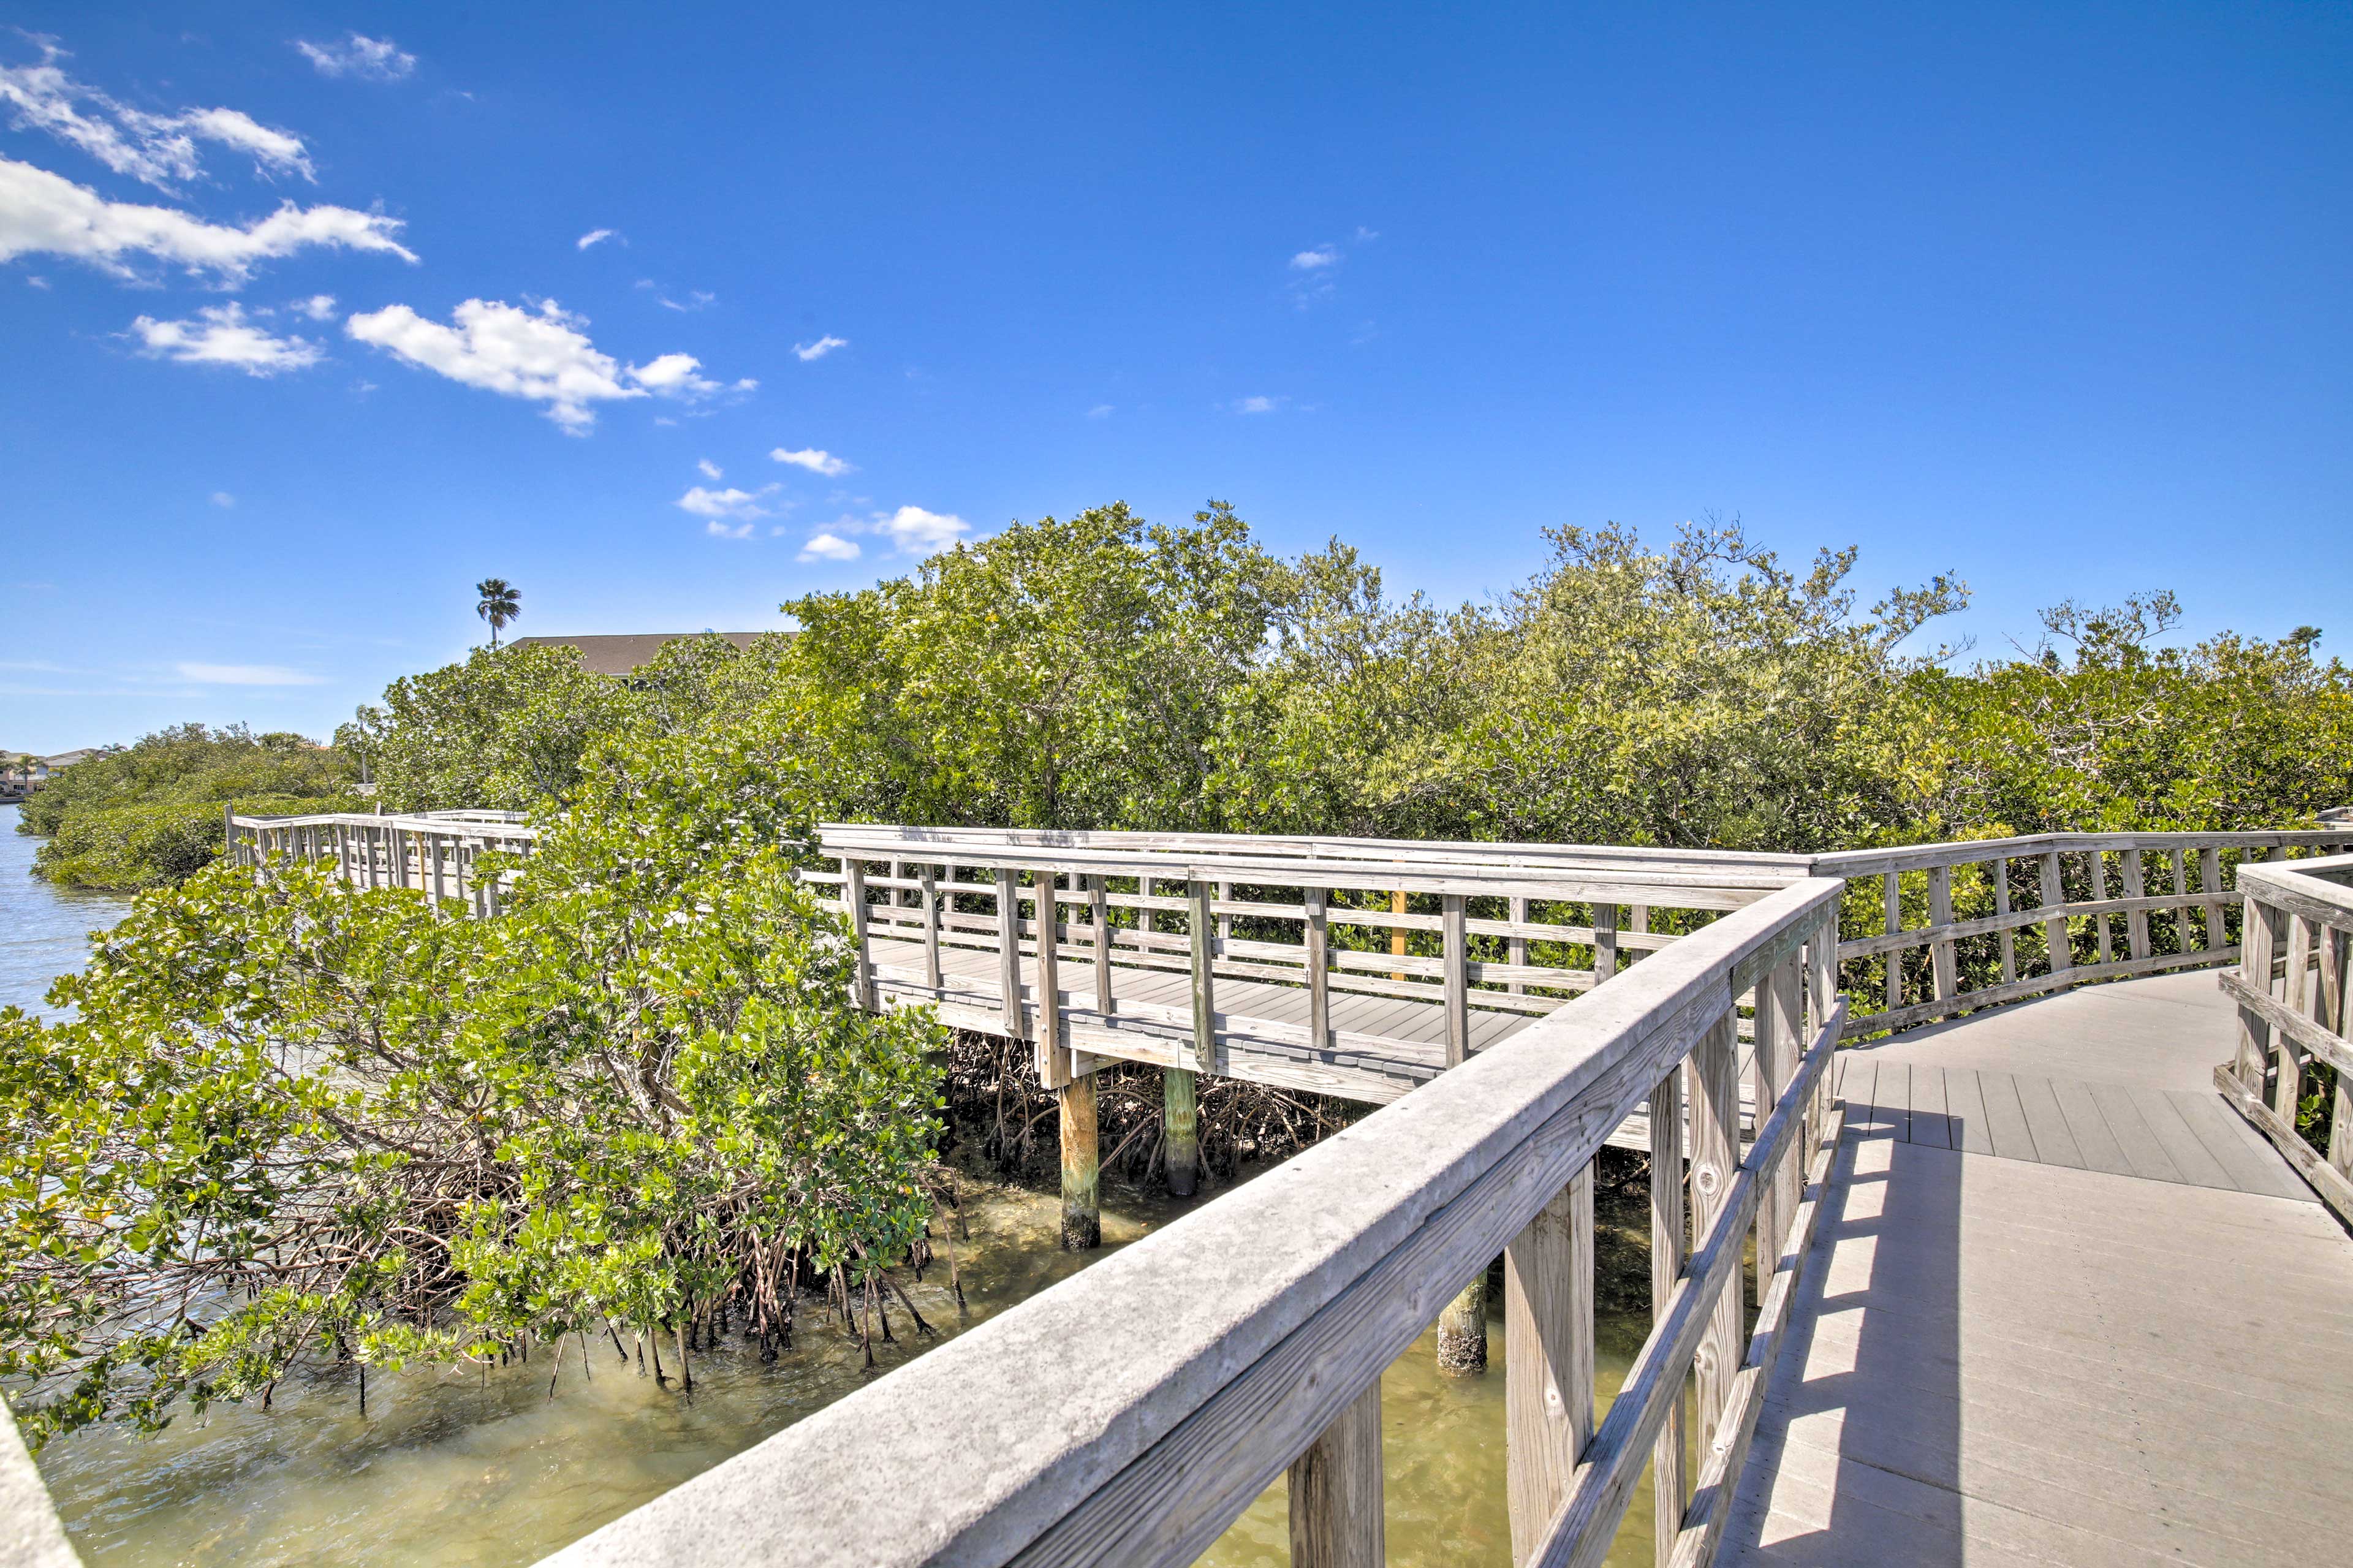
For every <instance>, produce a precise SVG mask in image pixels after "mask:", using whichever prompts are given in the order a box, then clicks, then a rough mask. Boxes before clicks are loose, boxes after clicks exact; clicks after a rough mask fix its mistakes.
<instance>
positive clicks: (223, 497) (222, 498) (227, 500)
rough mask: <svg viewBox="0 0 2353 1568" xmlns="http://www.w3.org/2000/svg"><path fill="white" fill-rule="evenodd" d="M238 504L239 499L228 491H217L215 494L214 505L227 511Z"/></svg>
mask: <svg viewBox="0 0 2353 1568" xmlns="http://www.w3.org/2000/svg"><path fill="white" fill-rule="evenodd" d="M236 504H237V498H236V497H235V496H233V495H231V494H229V493H228V492H227V490H215V491H214V492H213V505H215V506H216V507H219V508H221V509H223V510H227V509H228V508H230V507H233V506H235V505H236Z"/></svg>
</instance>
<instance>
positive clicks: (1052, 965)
mask: <svg viewBox="0 0 2353 1568" xmlns="http://www.w3.org/2000/svg"><path fill="white" fill-rule="evenodd" d="M1054 881H1055V878H1054V873H1053V872H1051V871H1050V870H1044V869H1039V870H1036V871H1032V872H1030V873H1029V884H1030V890H1031V891H1032V892H1033V893H1034V894H1035V895H1036V905H1035V907H1036V909H1037V911H1038V957H1037V961H1036V962H1037V966H1038V968H1037V974H1038V1026H1037V1035H1036V1039H1037V1057H1038V1081H1039V1083H1042V1084H1044V1085H1045V1086H1046V1087H1047V1088H1049V1089H1060V1087H1061V1086H1062V1085H1064V1084H1066V1083H1068V1082H1069V1081H1070V1080H1071V1078H1072V1077H1073V1076H1074V1071H1075V1068H1076V1066H1077V1064H1076V1063H1074V1062H1073V1061H1072V1060H1071V1054H1070V1052H1069V1051H1068V1050H1066V1049H1065V1048H1064V1047H1065V1046H1066V1044H1067V1042H1066V1041H1065V1040H1064V1038H1063V1037H1062V986H1061V965H1062V954H1061V951H1060V950H1061V945H1062V944H1061V942H1060V940H1059V928H1060V923H1061V922H1060V918H1059V911H1058V910H1056V908H1055V888H1054ZM1064 1146H1065V1148H1067V1147H1068V1140H1065V1141H1064ZM1068 1168H1069V1165H1068V1162H1065V1163H1064V1169H1065V1170H1066V1171H1067V1170H1068ZM1064 1239H1065V1243H1066V1244H1067V1241H1068V1233H1067V1227H1066V1230H1065V1238H1064Z"/></svg>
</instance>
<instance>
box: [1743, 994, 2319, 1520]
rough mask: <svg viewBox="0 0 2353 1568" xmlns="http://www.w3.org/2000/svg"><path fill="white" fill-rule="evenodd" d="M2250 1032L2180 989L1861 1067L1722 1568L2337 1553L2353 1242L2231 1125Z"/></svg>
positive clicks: (1851, 1076) (2005, 1014)
mask: <svg viewBox="0 0 2353 1568" xmlns="http://www.w3.org/2000/svg"><path fill="white" fill-rule="evenodd" d="M2233 1020H2234V1015H2233V1012H2232V1007H2231V1006H2230V1005H2229V1003H2228V1002H2227V1000H2226V999H2225V998H2224V997H2223V996H2222V995H2221V992H2220V991H2219V990H2218V989H2217V988H2216V987H2215V981H2214V977H2213V976H2212V975H2211V974H2194V975H2179V976H2171V977H2168V978H2166V979H2162V980H2147V981H2133V982H2126V983H2124V984H2116V985H2111V986H2103V987H2098V988H2095V989H2087V990H2083V991H2078V992H2074V993H2071V994H2068V995H2066V996H2063V997H2056V998H2052V999H2051V1000H2050V1001H2047V1002H2038V1003H2033V1004H2029V1005H2023V1006H2019V1007H2013V1008H2009V1009H2004V1010H2002V1011H2000V1012H1998V1013H1992V1014H1988V1015H1984V1016H1980V1017H1978V1018H1972V1019H1964V1020H1961V1021H1959V1022H1957V1023H1955V1024H1950V1025H1946V1026H1940V1027H1939V1028H1936V1029H1934V1030H1922V1031H1918V1032H1916V1033H1915V1034H1913V1035H1910V1036H1902V1037H1896V1038H1894V1039H1893V1040H1891V1041H1888V1042H1885V1043H1883V1044H1882V1045H1880V1046H1878V1047H1864V1048H1859V1049H1851V1050H1849V1051H1847V1052H1842V1053H1841V1056H1842V1058H1844V1059H1843V1060H1842V1062H1841V1067H1842V1068H1843V1080H1844V1084H1845V1086H1846V1088H1845V1095H1846V1098H1847V1100H1848V1103H1849V1107H1850V1110H1849V1116H1848V1121H1847V1134H1846V1137H1845V1138H1844V1140H1843V1142H1842V1144H1841V1149H1840V1152H1839V1156H1838V1160H1837V1163H1836V1165H1835V1167H1834V1174H1833V1178H1832V1181H1831V1187H1830V1192H1829V1194H1828V1197H1827V1208H1826V1212H1825V1213H1824V1214H1823V1215H1822V1218H1821V1221H1820V1228H1819V1230H1818V1231H1817V1233H1816V1237H1815V1239H1814V1243H1813V1248H1812V1254H1811V1257H1810V1261H1809V1265H1808V1269H1807V1274H1806V1283H1805V1286H1804V1288H1803V1289H1802V1290H1801V1291H1800V1293H1799V1299H1798V1302H1797V1305H1796V1309H1795V1311H1794V1314H1793V1320H1792V1323H1791V1342H1790V1345H1789V1350H1788V1354H1787V1355H1785V1356H1784V1357H1782V1358H1781V1359H1780V1361H1779V1362H1778V1365H1777V1369H1776V1372H1775V1374H1774V1376H1773V1378H1772V1381H1771V1383H1770V1385H1769V1392H1768V1394H1767V1402H1766V1406H1765V1410H1764V1415H1763V1417H1762V1420H1761V1422H1760V1423H1759V1426H1758V1430H1757V1438H1756V1446H1755V1447H1754V1448H1753V1449H1752V1450H1751V1452H1750V1457H1749V1461H1748V1465H1747V1468H1746V1472H1745V1474H1744V1477H1743V1484H1742V1487H1741V1490H1740V1493H1739V1497H1738V1500H1737V1502H1736V1506H1735V1510H1734V1513H1733V1518H1732V1521H1731V1524H1730V1527H1729V1531H1728V1535H1727V1541H1726V1550H1725V1554H1724V1558H1723V1560H1724V1561H1727V1562H1736V1563H1760V1564H1763V1563H1772V1564H1832V1563H1836V1564H1862V1563H1919V1564H1931V1565H1936V1564H1963V1563H1967V1564H1992V1565H2007V1564H2013V1563H2021V1564H2022V1563H2042V1564H2049V1563H2065V1564H2078V1563H2100V1564H2105V1563H2130V1564H2144V1563H2146V1564H2156V1563H2216V1564H2224V1563H2230V1564H2237V1563H2281V1564H2290V1563H2294V1564H2298V1565H2306V1564H2310V1563H2322V1562H2342V1561H2344V1560H2345V1559H2346V1555H2347V1552H2348V1542H2353V1486H2348V1482H2353V1457H2348V1456H2353V1240H2348V1237H2347V1235H2346V1232H2345V1230H2344V1228H2343V1227H2342V1226H2339V1225H2338V1224H2337V1221H2336V1220H2335V1218H2334V1217H2332V1216H2331V1215H2330V1214H2329V1213H2328V1212H2327V1210H2326V1209H2324V1208H2323V1207H2321V1206H2320V1205H2319V1204H2318V1203H2316V1201H2314V1200H2313V1197H2312V1194H2311V1193H2310V1192H2309V1190H2308V1189H2306V1188H2305V1186H2304V1184H2302V1183H2301V1182H2300V1181H2298V1180H2297V1179H2296V1178H2295V1176H2294V1175H2293V1174H2292V1173H2290V1172H2289V1171H2288V1169H2287V1166H2286V1164H2285V1163H2284V1161H2282V1160H2281V1159H2280V1157H2279V1156H2278V1154H2277V1153H2275V1152H2273V1151H2272V1150H2271V1149H2270V1147H2269V1146H2268V1145H2267V1144H2265V1143H2264V1142H2263V1140H2262V1139H2261V1138H2260V1137H2259V1136H2255V1135H2253V1134H2251V1133H2248V1130H2247V1129H2246V1127H2245V1124H2244V1122H2243V1121H2241V1119H2240V1118H2239V1117H2238V1116H2237V1115H2236V1113H2234V1112H2232V1111H2229V1110H2226V1109H2224V1108H2222V1107H2221V1103H2220V1100H2219V1097H2217V1096H2216V1095H2215V1094H2214V1092H2213V1089H2212V1088H2211V1066H2212V1063H2213V1061H2214V1060H2215V1059H2216V1058H2220V1057H2221V1056H2222V1055H2223V1054H2225V1053H2226V1052H2227V1050H2228V1047H2229V1041H2230V1040H2231V1038H2232V1029H2233ZM2201 1067H2202V1069H2203V1071H2204V1072H2205V1074H2206V1075H2207V1079H2206V1081H2207V1084H2208V1087H2207V1088H2206V1089H2205V1091H2204V1094H2203V1097H2202V1098H2201V1097H2200V1095H2199V1094H2198V1092H2197V1090H2196V1089H2195V1088H2194V1087H2193V1086H2194V1084H2195V1083H2196V1081H2197V1079H2198V1078H2199V1077H2200V1071H2201ZM2037 1069H2039V1070H2037ZM2210 1109H2211V1110H2212V1111H2213V1112H2214V1113H2215V1114H2212V1115H2210V1114H2209V1113H2208V1112H2209V1110H2210ZM2224 1118H2227V1120H2223V1119H2224ZM2242 1133H2248V1135H2246V1136H2242Z"/></svg>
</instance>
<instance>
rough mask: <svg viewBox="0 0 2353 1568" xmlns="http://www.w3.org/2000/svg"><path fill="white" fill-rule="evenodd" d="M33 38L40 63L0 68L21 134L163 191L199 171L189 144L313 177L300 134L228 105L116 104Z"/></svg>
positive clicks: (2, 96) (3, 96)
mask: <svg viewBox="0 0 2353 1568" xmlns="http://www.w3.org/2000/svg"><path fill="white" fill-rule="evenodd" d="M34 42H35V43H36V44H37V46H38V47H39V48H40V51H41V58H40V62H39V63H38V64H37V65H29V66H0V105H5V106H6V108H7V109H8V110H9V120H10V122H11V123H13V124H14V125H15V126H16V128H17V129H18V130H20V131H38V132H44V133H45V134H47V135H50V136H54V137H56V138H57V139H58V141H60V142H65V143H66V144H67V145H69V146H71V147H76V148H79V149H80V150H81V151H82V152H84V153H89V154H90V156H91V157H93V158H95V159H97V160H98V161H99V162H100V163H103V164H105V165H106V166H107V167H108V168H109V169H111V170H112V171H113V172H114V173H116V174H128V175H129V176H131V177H132V179H134V180H140V181H143V182H144V183H146V184H151V185H153V186H156V187H157V188H159V189H162V190H170V189H171V188H172V187H173V186H174V184H178V183H180V182H183V181H187V180H193V179H195V177H196V176H197V174H200V173H201V172H202V165H201V161H200V159H199V158H198V156H197V153H196V143H197V142H215V143H216V144H218V145H220V146H224V147H228V148H232V149H234V150H236V151H237V152H240V153H245V154H246V155H247V156H248V157H249V158H251V159H252V160H253V164H254V169H255V172H256V173H258V174H266V175H271V176H275V175H279V174H297V175H300V176H301V177H302V178H303V179H306V180H310V179H315V178H316V177H317V176H316V174H314V173H313V171H312V169H311V155H310V153H309V152H308V151H307V150H306V149H305V148H304V147H303V145H302V139H301V137H299V136H296V135H294V134H293V133H292V132H287V131H280V130H277V129H274V128H273V127H270V126H267V125H264V124H262V123H261V122H260V121H257V120H255V119H254V118H253V117H252V116H251V115H249V114H246V113H244V112H242V111H240V110H234V109H185V110H180V111H179V112H177V113H175V114H157V113H153V112H152V111H150V110H143V109H133V108H132V107H131V106H130V105H128V104H124V103H118V102H116V101H115V100H113V99H112V98H111V97H109V96H108V95H107V94H105V93H103V92H100V90H99V89H96V88H94V87H91V86H90V85H88V84H87V83H84V82H79V81H76V80H75V79H73V78H72V77H70V76H68V75H67V74H66V72H65V69H64V68H63V67H61V66H60V65H58V61H59V60H62V59H65V58H69V57H68V56H67V55H66V53H65V51H64V50H62V49H60V48H58V47H57V45H56V44H54V43H52V42H50V41H49V40H48V39H46V38H36V39H34Z"/></svg>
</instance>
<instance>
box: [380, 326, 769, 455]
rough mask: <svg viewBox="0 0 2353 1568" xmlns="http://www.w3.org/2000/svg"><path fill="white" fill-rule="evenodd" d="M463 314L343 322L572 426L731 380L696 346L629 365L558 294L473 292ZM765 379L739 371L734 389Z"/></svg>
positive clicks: (405, 355) (712, 389) (698, 393)
mask: <svg viewBox="0 0 2353 1568" xmlns="http://www.w3.org/2000/svg"><path fill="white" fill-rule="evenodd" d="M450 317H451V321H452V322H453V323H454V324H452V325H448V326H445V325H443V324H442V323H441V322H438V321H427V320H426V319H425V318H424V317H422V316H420V315H418V314H417V312H416V311H415V310H410V309H409V308H408V307H407V306H406V305H387V306H385V308H384V309H383V310H376V311H374V312H371V313H369V314H365V315H357V316H353V317H352V318H351V320H349V321H346V322H344V323H343V330H344V331H347V332H349V333H350V334H351V335H352V336H353V337H354V338H356V339H358V340H359V341H360V342H364V343H373V344H375V346H376V347H378V348H380V349H384V350H385V351H386V352H388V353H392V354H394V355H396V356H397V357H398V358H401V359H404V360H406V361H407V362H408V363H410V364H413V365H417V366H419V367H420V368H422V369H425V370H430V371H436V372H438V373H439V374H442V375H446V376H448V378H449V379H450V380H452V381H456V382H462V383H464V384H466V385H468V386H479V387H480V388H482V389H483V390H485V391H488V392H495V393H499V394H501V395H504V396H507V397H521V398H526V399H529V400H530V401H533V402H535V403H544V404H546V405H547V416H548V417H549V418H550V419H553V420H554V421H555V423H556V424H557V425H558V426H561V427H562V428H563V429H564V430H565V433H566V434H569V435H574V436H585V435H586V434H587V433H588V430H589V428H590V427H591V426H594V425H595V424H596V411H595V405H596V404H599V403H608V402H614V401H617V400H620V399H626V398H634V397H644V396H647V395H656V396H661V397H670V398H677V399H680V400H681V401H688V402H691V401H693V400H695V399H697V398H701V397H706V396H710V395H712V394H715V393H719V392H723V391H726V390H729V389H728V388H725V387H723V386H721V385H720V384H719V383H717V382H715V381H712V380H710V379H708V378H707V377H705V376H702V375H701V374H698V371H699V370H700V367H701V363H702V362H700V361H699V360H697V359H696V358H695V357H694V356H693V355H692V354H685V353H668V354H661V355H659V356H657V357H656V358H654V359H653V360H651V361H649V362H648V363H645V364H642V365H631V366H628V368H626V369H625V368H623V366H622V364H621V363H620V362H619V361H618V360H616V359H615V358H613V356H612V355H610V354H607V353H600V352H599V351H598V350H597V348H596V344H594V343H592V342H589V341H588V334H587V333H586V332H585V331H582V330H581V329H583V328H585V327H586V326H587V325H588V320H587V318H586V317H585V316H575V315H573V314H571V313H570V312H568V311H566V310H565V309H564V308H563V307H562V306H560V305H558V304H557V303H556V302H555V301H554V300H541V301H540V302H539V308H538V310H535V311H534V310H523V309H522V308H520V307H518V306H514V305H510V304H508V303H507V302H506V301H504V300H467V301H465V303H463V304H461V305H459V307H458V308H457V309H456V310H453V311H452V312H450ZM756 385H757V383H756V382H753V381H750V380H748V379H747V380H744V381H739V382H736V383H735V384H734V386H733V390H735V391H738V392H749V391H750V390H752V389H753V388H754V386H756Z"/></svg>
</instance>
